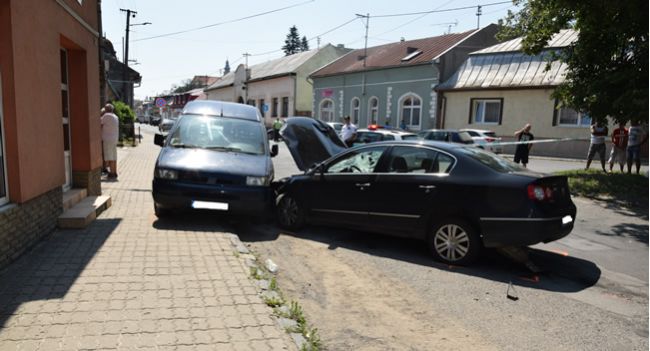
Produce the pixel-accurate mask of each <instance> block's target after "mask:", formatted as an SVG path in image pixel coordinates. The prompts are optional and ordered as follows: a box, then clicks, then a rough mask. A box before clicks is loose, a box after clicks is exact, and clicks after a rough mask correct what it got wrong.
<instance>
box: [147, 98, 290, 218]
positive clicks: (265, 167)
mask: <svg viewBox="0 0 650 351" xmlns="http://www.w3.org/2000/svg"><path fill="white" fill-rule="evenodd" d="M154 143H155V144H156V145H159V146H162V150H161V151H160V154H159V155H158V160H157V161H156V168H155V170H154V177H153V185H152V193H153V200H154V210H155V213H156V216H157V217H159V218H161V217H164V216H166V215H168V214H169V213H170V211H171V210H176V209H192V208H194V209H207V210H214V211H220V212H225V213H230V214H245V215H260V216H263V215H264V214H266V213H268V210H269V209H270V208H271V207H272V206H273V203H274V200H275V198H274V193H273V190H272V189H271V187H270V184H271V182H272V181H273V174H274V173H273V163H272V162H271V157H274V156H275V155H276V154H277V153H278V148H277V145H273V146H272V147H270V146H269V141H268V137H267V135H266V129H265V127H264V120H263V118H262V116H261V115H260V113H259V110H258V109H257V108H255V107H253V106H248V105H243V104H236V103H230V102H221V101H206V100H203V101H192V102H189V103H188V104H187V105H186V106H185V108H184V109H183V112H182V113H181V115H180V117H179V118H178V121H177V122H176V123H175V124H174V126H173V127H172V129H171V130H170V131H169V133H168V134H167V135H166V136H163V135H162V134H156V136H155V138H154Z"/></svg>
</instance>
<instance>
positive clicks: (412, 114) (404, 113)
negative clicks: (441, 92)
mask: <svg viewBox="0 0 650 351" xmlns="http://www.w3.org/2000/svg"><path fill="white" fill-rule="evenodd" d="M401 101H402V102H401V103H400V111H401V116H400V117H401V119H400V124H401V122H402V121H404V124H406V126H407V128H409V129H414V130H419V129H420V123H421V120H420V119H421V116H422V99H420V97H419V96H417V95H415V94H412V93H410V94H407V95H405V96H403V97H402V99H401Z"/></svg>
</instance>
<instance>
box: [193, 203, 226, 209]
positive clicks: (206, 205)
mask: <svg viewBox="0 0 650 351" xmlns="http://www.w3.org/2000/svg"><path fill="white" fill-rule="evenodd" d="M192 208H196V209H202V210H218V211H228V204H227V203H225V202H210V201H192Z"/></svg>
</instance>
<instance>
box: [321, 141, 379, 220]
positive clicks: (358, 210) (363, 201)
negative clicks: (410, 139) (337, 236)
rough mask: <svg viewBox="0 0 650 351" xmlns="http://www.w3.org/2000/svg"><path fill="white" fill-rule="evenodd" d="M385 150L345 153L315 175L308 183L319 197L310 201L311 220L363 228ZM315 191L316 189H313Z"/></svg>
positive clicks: (377, 147) (374, 149)
mask: <svg viewBox="0 0 650 351" xmlns="http://www.w3.org/2000/svg"><path fill="white" fill-rule="evenodd" d="M386 149H387V147H386V146H375V147H367V148H363V149H360V150H355V151H351V152H348V153H346V154H345V155H343V156H341V157H340V158H338V159H336V160H334V161H333V162H331V163H329V164H328V165H327V166H326V169H325V170H324V172H323V174H322V175H321V174H315V175H314V176H313V180H312V181H311V182H310V185H311V186H314V187H317V188H318V191H317V192H316V191H314V192H311V193H313V194H316V193H317V194H318V196H317V197H314V198H312V199H310V200H309V201H310V208H311V211H312V213H311V216H312V219H313V220H314V221H316V222H326V223H332V224H337V225H346V226H350V227H366V226H367V224H368V203H369V202H370V198H369V196H370V191H371V189H372V187H373V185H374V182H375V178H376V174H374V173H373V172H374V171H375V168H376V167H377V166H378V164H379V161H380V159H381V158H382V155H383V154H384V153H385V152H386ZM314 190H315V189H314Z"/></svg>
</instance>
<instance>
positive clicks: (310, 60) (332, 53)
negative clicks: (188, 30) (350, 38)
mask: <svg viewBox="0 0 650 351" xmlns="http://www.w3.org/2000/svg"><path fill="white" fill-rule="evenodd" d="M349 51H350V50H349V49H345V48H343V47H342V46H333V45H331V44H327V45H325V46H323V47H322V48H320V49H315V50H310V51H306V52H301V53H298V54H294V55H290V56H285V57H282V58H279V59H275V60H271V61H267V62H264V63H260V64H257V65H253V66H250V67H248V68H246V66H245V65H239V66H238V67H237V68H236V69H235V71H233V72H230V73H228V74H226V75H224V76H223V78H222V79H221V80H220V81H218V82H217V83H215V84H213V85H211V86H209V87H208V88H207V89H205V94H206V96H207V99H208V100H220V101H231V102H239V103H247V104H249V105H253V106H257V107H258V108H259V110H260V113H261V114H262V116H264V117H265V121H266V123H267V124H269V125H270V124H271V121H272V120H273V119H274V118H276V117H289V116H310V115H311V110H312V108H311V106H312V86H311V82H310V81H309V80H308V78H309V74H310V73H311V72H313V71H314V70H316V69H318V68H320V67H322V66H324V65H326V64H328V63H330V62H332V61H333V60H336V59H337V58H339V57H341V56H342V55H344V54H345V53H347V52H349Z"/></svg>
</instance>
